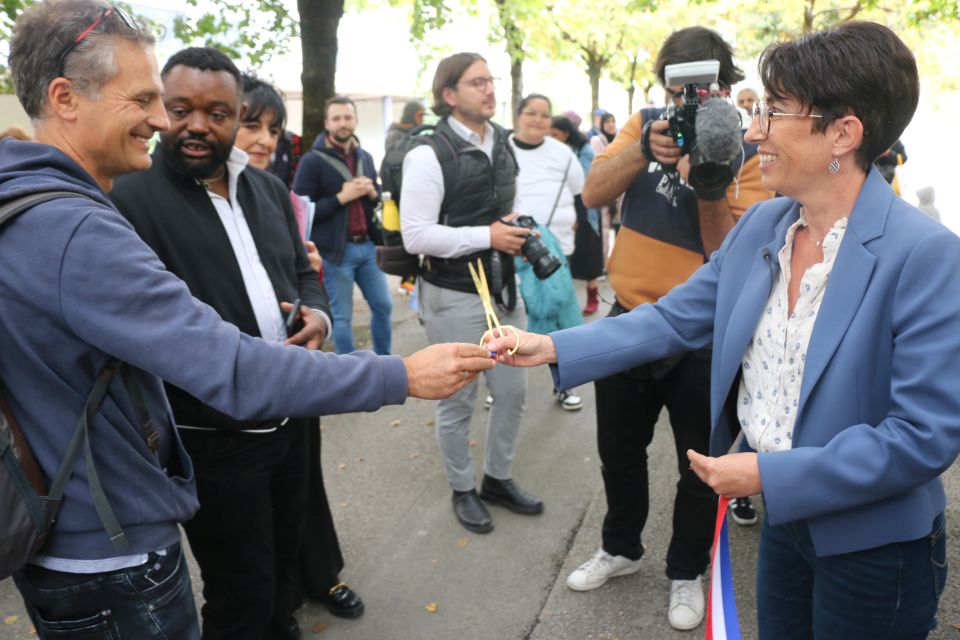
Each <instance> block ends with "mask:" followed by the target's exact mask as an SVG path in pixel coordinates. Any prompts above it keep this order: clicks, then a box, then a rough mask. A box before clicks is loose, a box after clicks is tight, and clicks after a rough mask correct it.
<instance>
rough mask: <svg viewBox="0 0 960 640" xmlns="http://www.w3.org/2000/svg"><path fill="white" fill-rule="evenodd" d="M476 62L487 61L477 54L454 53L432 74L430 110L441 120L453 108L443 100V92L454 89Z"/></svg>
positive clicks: (442, 61)
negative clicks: (431, 103)
mask: <svg viewBox="0 0 960 640" xmlns="http://www.w3.org/2000/svg"><path fill="white" fill-rule="evenodd" d="M478 60H482V61H483V62H486V61H487V60H486V58H484V57H483V56H481V55H480V54H479V53H466V52H462V53H455V54H453V55H452V56H447V57H446V58H444V59H443V60H441V61H440V64H438V65H437V71H436V73H434V74H433V106H432V107H431V108H432V109H433V112H434V113H435V114H437V115H438V116H440V117H441V118H442V117H444V116H448V115H450V114H451V113H453V108H451V107H450V105H448V104H447V103H446V101H445V100H444V99H443V90H444V89H455V88H456V87H457V83H458V82H460V78H462V77H463V74H464V73H466V71H467V69H469V68H470V65H472V64H473V63H474V62H477V61H478Z"/></svg>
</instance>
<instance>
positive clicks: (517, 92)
mask: <svg viewBox="0 0 960 640" xmlns="http://www.w3.org/2000/svg"><path fill="white" fill-rule="evenodd" d="M510 91H511V95H510V104H511V106H512V107H513V111H512V113H513V118H514V120H516V118H517V112H518V111H519V110H520V101H521V100H523V61H522V60H518V61H516V62H511V63H510Z"/></svg>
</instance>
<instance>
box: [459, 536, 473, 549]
mask: <svg viewBox="0 0 960 640" xmlns="http://www.w3.org/2000/svg"><path fill="white" fill-rule="evenodd" d="M457 544H458V545H460V546H461V547H465V546H467V545H468V544H470V538H468V537H466V536H464V537H462V538H460V539H459V540H457Z"/></svg>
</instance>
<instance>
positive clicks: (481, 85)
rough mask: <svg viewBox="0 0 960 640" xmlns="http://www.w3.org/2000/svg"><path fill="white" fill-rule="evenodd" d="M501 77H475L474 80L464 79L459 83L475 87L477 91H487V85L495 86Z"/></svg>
mask: <svg viewBox="0 0 960 640" xmlns="http://www.w3.org/2000/svg"><path fill="white" fill-rule="evenodd" d="M498 79H499V78H474V79H473V80H464V81H462V82H460V83H459V84H465V85H467V86H468V87H473V88H474V89H476V90H477V91H486V90H487V87H494V86H496V84H497V80H498Z"/></svg>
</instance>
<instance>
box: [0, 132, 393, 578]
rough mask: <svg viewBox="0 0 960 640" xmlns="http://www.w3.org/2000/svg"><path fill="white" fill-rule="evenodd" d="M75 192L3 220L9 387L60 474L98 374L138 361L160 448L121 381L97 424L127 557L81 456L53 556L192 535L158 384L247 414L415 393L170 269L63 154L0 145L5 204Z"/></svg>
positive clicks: (28, 145) (0, 351)
mask: <svg viewBox="0 0 960 640" xmlns="http://www.w3.org/2000/svg"><path fill="white" fill-rule="evenodd" d="M55 190H56V191H61V190H65V191H72V192H76V193H78V194H82V195H84V196H87V197H88V198H91V199H92V200H89V199H86V198H65V199H59V200H54V201H51V202H47V203H44V204H41V205H38V206H36V207H34V208H32V209H31V210H29V211H27V212H25V213H23V214H21V215H20V216H18V217H17V218H15V219H14V220H13V221H11V222H9V223H8V224H6V225H4V227H3V228H0V381H2V383H3V385H4V388H5V393H6V395H7V399H8V401H9V403H10V406H11V409H12V411H13V413H14V415H15V417H16V418H17V420H18V422H19V423H20V426H21V427H22V429H23V431H24V434H25V436H26V438H27V441H28V442H29V444H30V447H31V449H32V450H33V452H34V455H35V456H36V458H37V461H38V463H39V465H40V467H41V469H42V470H43V473H44V475H45V476H46V478H47V482H48V483H49V482H50V481H51V479H52V477H53V475H54V473H55V472H56V469H57V467H58V465H59V464H60V461H61V460H62V458H63V455H64V452H65V450H66V448H67V444H68V442H69V439H70V437H71V435H72V434H73V430H74V427H75V426H76V424H77V420H78V418H79V416H80V413H81V410H82V407H83V405H84V402H85V401H86V398H87V395H88V394H89V393H90V389H91V387H92V385H93V382H94V379H95V378H96V376H97V373H98V372H99V371H100V369H101V368H102V367H103V365H104V364H105V363H106V362H107V360H108V359H109V358H110V357H111V356H115V357H117V358H119V359H120V360H122V361H124V362H126V363H129V364H130V365H131V366H133V367H135V375H136V376H137V378H138V380H139V381H140V386H141V387H142V388H143V390H144V395H145V396H146V401H147V405H148V408H149V410H150V413H151V418H152V420H153V422H154V425H155V428H156V429H157V431H159V433H160V451H159V454H153V453H151V451H150V450H149V448H148V447H147V445H146V443H145V441H144V436H143V434H142V433H141V428H140V426H139V421H138V419H137V413H136V411H135V409H134V407H133V405H132V403H131V401H130V398H129V397H128V395H127V392H126V389H125V388H124V386H123V383H122V381H121V380H120V379H119V377H117V378H116V379H114V381H113V383H112V384H111V386H110V389H109V392H108V394H107V396H106V398H105V399H104V402H103V405H102V407H101V409H100V411H99V412H97V414H96V415H95V417H94V419H93V422H92V424H91V425H90V441H91V444H92V448H93V456H94V462H95V464H96V467H97V472H98V473H99V475H100V481H101V483H102V484H103V487H104V490H105V493H106V496H107V499H108V501H109V502H110V505H111V506H112V507H113V510H114V512H115V513H116V515H117V517H118V519H119V521H120V524H121V526H122V527H123V529H124V531H125V533H126V536H127V539H128V541H129V542H130V549H129V550H127V551H124V552H122V553H121V552H118V551H116V550H115V549H114V548H113V546H112V544H111V543H110V541H109V539H108V538H107V534H106V533H105V531H104V530H103V526H102V524H101V522H100V519H99V517H98V516H97V513H96V511H95V510H94V507H93V501H92V499H91V497H90V491H89V488H88V485H87V476H86V468H85V463H84V461H83V457H82V456H81V459H80V460H79V462H78V463H77V465H76V467H75V469H74V473H73V476H72V478H71V481H70V483H69V485H68V486H67V489H66V493H65V495H64V499H63V503H62V505H61V508H60V512H59V516H58V518H57V521H56V523H55V525H54V528H53V532H52V534H51V536H50V537H49V538H48V542H47V544H46V545H45V547H44V548H43V550H42V552H43V553H44V554H45V555H49V556H55V557H61V558H71V559H100V558H108V557H113V556H117V555H123V554H127V553H144V552H148V551H152V550H156V549H159V548H162V547H165V546H168V545H170V544H172V543H174V542H176V541H177V540H178V539H179V537H180V534H179V531H178V529H177V523H178V522H183V521H184V520H187V519H189V518H190V517H191V516H192V515H193V513H194V512H195V511H196V509H197V498H196V490H195V486H194V479H193V469H192V467H191V464H190V460H189V458H188V456H187V454H186V452H185V451H184V449H183V447H182V445H181V444H180V440H179V438H178V436H177V433H176V429H175V428H174V427H173V417H172V414H171V411H170V407H169V405H168V404H167V401H166V398H165V396H164V393H163V387H162V385H161V382H160V380H161V378H162V379H164V380H168V381H169V382H171V383H172V384H175V385H177V386H178V387H181V388H182V389H184V390H186V391H188V392H189V393H191V394H193V395H194V396H196V397H197V398H199V399H201V400H203V401H204V402H206V403H207V404H210V405H211V406H213V407H215V408H216V409H218V410H219V411H223V412H224V413H227V414H229V415H231V416H233V417H235V418H238V419H269V418H274V417H278V416H315V415H324V414H334V413H344V412H351V411H373V410H376V409H378V408H379V407H380V406H382V405H384V404H400V403H402V402H403V401H404V400H405V398H406V390H407V378H406V372H405V369H404V366H403V362H402V360H401V359H400V358H397V357H390V356H386V357H384V356H376V355H374V354H373V353H372V352H360V353H356V354H351V355H345V356H337V355H334V354H329V353H323V352H317V351H307V350H306V349H302V348H297V347H284V346H282V345H273V344H268V343H266V342H264V341H263V340H260V339H258V338H251V337H249V336H246V335H244V334H242V333H241V332H240V331H239V330H238V329H237V328H236V327H235V326H233V325H230V324H227V323H225V322H223V321H222V320H221V319H220V317H219V316H218V315H217V314H216V312H215V311H214V310H213V309H212V308H210V307H208V306H207V305H205V304H203V303H201V302H199V301H198V300H196V299H194V298H193V297H192V296H191V295H190V292H189V290H188V289H187V287H186V285H185V284H184V283H183V282H182V281H180V280H179V279H177V278H176V277H174V276H173V275H172V274H170V273H169V272H168V271H166V270H165V269H164V267H163V264H161V262H160V261H159V259H158V258H157V256H156V255H155V254H154V253H153V252H152V251H151V250H150V248H149V247H148V246H147V245H146V244H144V243H143V242H142V241H141V240H140V238H139V237H138V236H137V234H136V233H135V232H134V230H133V228H132V227H131V226H130V224H129V223H128V222H127V221H126V220H125V219H124V218H123V217H122V216H121V215H120V214H119V213H118V212H117V211H116V209H115V208H114V207H113V205H112V204H111V202H110V200H109V199H108V198H107V196H106V195H105V194H104V193H103V192H102V191H101V190H100V189H99V187H98V186H97V184H96V182H95V181H94V180H93V179H92V178H91V176H90V175H89V174H88V173H86V172H85V171H84V170H83V169H82V168H81V167H80V166H79V165H77V164H76V163H75V162H74V161H73V160H71V159H70V158H68V157H67V156H66V155H65V154H64V153H62V152H61V151H60V150H58V149H56V148H54V147H51V146H48V145H44V144H40V143H32V142H20V141H17V140H11V139H7V140H4V141H2V142H0V204H3V203H5V202H8V201H10V200H12V199H14V198H17V197H19V196H22V195H26V194H30V193H36V192H41V191H55Z"/></svg>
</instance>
